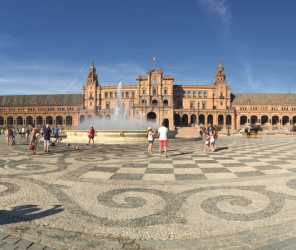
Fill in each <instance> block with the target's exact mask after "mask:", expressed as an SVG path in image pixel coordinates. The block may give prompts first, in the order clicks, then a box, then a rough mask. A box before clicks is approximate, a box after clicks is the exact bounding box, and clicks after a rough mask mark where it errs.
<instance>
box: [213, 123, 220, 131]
mask: <svg viewBox="0 0 296 250" xmlns="http://www.w3.org/2000/svg"><path fill="white" fill-rule="evenodd" d="M213 127H214V128H215V130H216V132H219V131H221V130H222V126H221V125H219V124H218V125H213Z"/></svg>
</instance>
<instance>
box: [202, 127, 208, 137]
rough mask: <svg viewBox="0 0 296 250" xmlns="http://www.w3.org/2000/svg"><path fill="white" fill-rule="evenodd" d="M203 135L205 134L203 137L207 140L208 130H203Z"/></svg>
mask: <svg viewBox="0 0 296 250" xmlns="http://www.w3.org/2000/svg"><path fill="white" fill-rule="evenodd" d="M202 134H203V137H204V138H206V135H207V130H206V128H203V131H202Z"/></svg>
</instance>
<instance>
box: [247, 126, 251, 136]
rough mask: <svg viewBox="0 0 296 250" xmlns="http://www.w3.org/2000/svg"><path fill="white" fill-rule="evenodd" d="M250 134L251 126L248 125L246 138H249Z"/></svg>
mask: <svg viewBox="0 0 296 250" xmlns="http://www.w3.org/2000/svg"><path fill="white" fill-rule="evenodd" d="M250 133H251V126H250V124H249V125H248V126H247V134H248V137H250Z"/></svg>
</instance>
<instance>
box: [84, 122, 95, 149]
mask: <svg viewBox="0 0 296 250" xmlns="http://www.w3.org/2000/svg"><path fill="white" fill-rule="evenodd" d="M88 133H89V136H88V137H89V140H88V144H86V145H89V143H90V140H92V141H93V146H94V145H95V130H94V127H93V125H90V130H89V132H88Z"/></svg>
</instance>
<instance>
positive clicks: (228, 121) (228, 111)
mask: <svg viewBox="0 0 296 250" xmlns="http://www.w3.org/2000/svg"><path fill="white" fill-rule="evenodd" d="M227 120H228V121H227V125H228V134H227V136H230V134H229V107H228V116H227Z"/></svg>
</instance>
